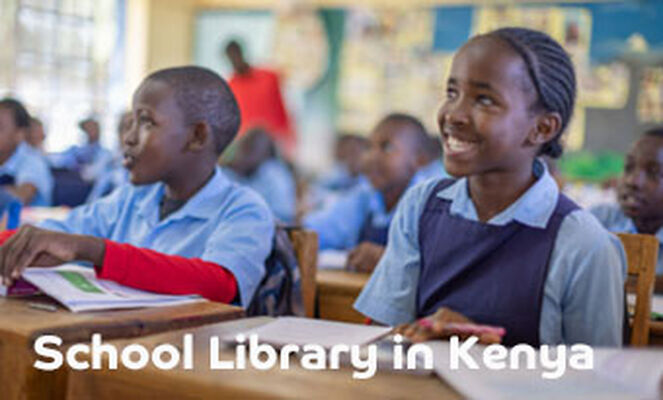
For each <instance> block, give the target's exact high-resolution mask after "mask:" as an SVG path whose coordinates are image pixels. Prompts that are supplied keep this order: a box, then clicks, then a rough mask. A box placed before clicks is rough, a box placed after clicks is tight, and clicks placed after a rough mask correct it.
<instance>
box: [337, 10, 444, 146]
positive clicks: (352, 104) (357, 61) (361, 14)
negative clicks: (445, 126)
mask: <svg viewBox="0 0 663 400" xmlns="http://www.w3.org/2000/svg"><path fill="white" fill-rule="evenodd" d="M433 26H434V15H433V12H432V11H431V10H430V9H420V10H369V9H353V10H348V12H347V23H346V27H347V30H346V37H345V41H344V46H343V52H342V58H341V78H340V86H339V91H338V93H339V102H340V108H341V109H340V113H339V121H338V127H339V129H340V130H343V131H350V132H355V133H358V134H368V132H370V130H371V129H372V128H373V126H374V125H375V124H376V122H377V121H378V120H379V119H380V118H381V117H383V116H384V115H386V114H387V113H389V112H394V111H398V112H407V113H410V114H412V115H414V116H416V117H418V118H420V119H421V121H422V122H423V123H424V125H425V126H426V128H427V129H429V130H430V131H431V132H435V131H436V130H437V129H436V127H435V113H436V111H437V108H438V106H439V104H440V101H441V99H442V95H443V93H444V78H445V77H446V73H447V69H448V66H449V64H450V60H451V54H450V53H444V52H434V51H433Z"/></svg>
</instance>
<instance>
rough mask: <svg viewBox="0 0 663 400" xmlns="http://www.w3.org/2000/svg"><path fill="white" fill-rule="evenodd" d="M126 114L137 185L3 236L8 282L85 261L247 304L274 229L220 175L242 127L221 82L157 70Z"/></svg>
mask: <svg viewBox="0 0 663 400" xmlns="http://www.w3.org/2000/svg"><path fill="white" fill-rule="evenodd" d="M132 113H133V118H132V120H133V122H132V125H131V129H129V130H128V131H127V132H126V133H125V134H124V135H123V151H124V161H123V164H124V166H125V167H126V168H127V169H128V170H129V174H130V180H131V183H132V185H130V184H127V185H124V186H122V187H120V188H119V189H117V190H115V191H114V192H113V193H111V194H110V195H109V196H106V197H104V198H102V199H100V200H98V201H96V202H94V203H92V204H88V205H85V206H81V207H77V208H75V209H73V210H72V211H71V213H70V214H69V216H68V218H67V219H66V220H64V221H62V222H57V221H46V222H44V223H43V224H41V225H40V226H39V227H38V228H37V227H32V226H25V227H22V228H21V229H19V230H18V231H17V232H14V233H12V232H10V233H8V234H6V235H3V237H1V238H0V240H3V239H4V240H6V242H5V243H4V244H3V245H2V246H0V273H1V274H2V277H3V280H4V282H5V283H6V284H8V283H11V281H12V280H13V279H16V278H18V277H19V276H20V274H21V271H23V270H24V269H25V268H26V267H28V266H32V265H40V266H52V265H57V264H60V263H62V262H70V261H84V262H90V263H92V264H94V265H95V268H96V270H97V275H98V276H99V277H101V278H103V279H111V280H114V281H117V282H119V283H121V284H124V285H127V286H132V287H136V288H139V289H143V290H149V291H154V292H161V293H172V294H185V293H192V294H199V295H202V296H204V297H206V298H208V299H211V300H215V301H220V302H231V301H234V302H236V303H238V304H241V305H244V306H246V305H248V304H249V303H250V302H251V299H252V298H253V295H254V292H255V290H256V287H257V286H258V284H259V283H260V281H261V279H262V277H263V275H264V272H265V271H264V262H265V259H266V258H267V256H268V254H269V252H270V250H271V243H272V237H273V233H274V222H273V220H272V218H271V214H270V212H269V209H268V208H267V206H266V205H265V203H264V201H263V200H262V199H260V197H259V196H258V195H257V194H255V193H253V192H252V191H250V190H248V189H245V188H243V187H240V186H239V185H236V184H234V183H232V182H230V181H228V179H227V178H226V177H225V176H224V175H223V174H222V172H221V170H220V168H219V167H218V166H217V165H216V160H217V158H218V156H219V154H220V153H221V152H222V151H223V150H224V149H225V148H226V147H227V146H228V144H229V143H230V142H231V141H232V139H233V138H234V136H235V135H236V133H237V129H238V127H239V121H240V116H239V109H238V107H237V103H236V101H235V97H234V96H233V94H232V92H231V91H230V89H229V87H228V85H227V83H226V82H225V81H224V80H223V79H222V78H221V77H220V76H218V75H217V74H216V73H214V72H212V71H210V70H207V69H204V68H200V67H194V66H188V67H178V68H169V69H165V70H160V71H157V72H155V73H153V74H151V75H150V76H148V77H147V78H146V79H145V80H144V81H143V83H142V84H141V85H140V86H139V88H138V89H137V91H136V93H135V94H134V99H133V110H132ZM8 236H10V237H8Z"/></svg>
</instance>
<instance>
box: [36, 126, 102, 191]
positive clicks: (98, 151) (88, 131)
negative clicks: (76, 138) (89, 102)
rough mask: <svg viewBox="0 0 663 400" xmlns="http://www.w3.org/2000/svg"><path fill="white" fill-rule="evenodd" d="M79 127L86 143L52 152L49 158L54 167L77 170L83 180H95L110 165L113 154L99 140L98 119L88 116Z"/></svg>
mask: <svg viewBox="0 0 663 400" xmlns="http://www.w3.org/2000/svg"><path fill="white" fill-rule="evenodd" d="M78 127H79V128H80V129H81V130H82V131H83V132H84V133H85V136H86V143H85V144H84V145H82V146H76V145H75V146H71V147H70V148H69V149H67V150H65V151H64V152H62V153H57V154H51V155H49V160H50V162H51V165H52V166H53V167H54V168H59V169H66V170H73V171H77V172H79V173H80V176H81V178H83V180H85V181H87V182H93V181H95V180H96V179H97V178H98V177H99V176H100V175H101V174H102V173H103V172H105V171H106V170H107V169H108V168H109V167H110V165H111V164H112V162H113V154H112V153H111V152H110V151H109V150H107V149H105V148H104V147H102V146H101V143H100V142H99V139H100V137H101V130H100V128H99V122H97V120H95V119H94V118H86V119H84V120H83V121H81V122H80V123H79V124H78Z"/></svg>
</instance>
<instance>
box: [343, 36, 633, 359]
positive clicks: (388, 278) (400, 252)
mask: <svg viewBox="0 0 663 400" xmlns="http://www.w3.org/2000/svg"><path fill="white" fill-rule="evenodd" d="M575 87H576V86H575V73H574V69H573V64H572V63H571V60H570V59H569V57H568V55H567V54H566V52H565V51H564V50H563V49H562V47H561V46H560V45H559V44H558V43H557V42H555V41H554V40H553V39H551V38H550V37H549V36H547V35H546V34H544V33H541V32H538V31H533V30H529V29H524V28H505V29H499V30H496V31H493V32H490V33H488V34H485V35H480V36H477V37H475V38H473V39H471V40H470V41H469V42H467V43H466V44H465V45H464V46H463V47H461V49H460V50H459V51H458V53H457V54H456V55H455V57H454V59H453V62H452V66H451V70H450V75H449V79H448V81H447V96H446V100H445V102H444V103H443V105H442V107H441V108H440V110H439V113H438V124H439V127H440V132H441V136H442V140H443V143H444V165H445V166H446V169H447V171H448V172H449V173H450V174H451V175H452V176H454V177H456V179H441V180H432V181H427V182H425V183H422V184H420V185H418V186H416V187H414V188H412V189H411V190H409V191H408V193H407V194H406V195H405V197H404V198H403V200H402V201H401V204H400V205H399V207H398V210H397V212H396V216H395V217H394V220H393V221H392V224H391V228H390V231H389V243H388V244H387V249H386V251H385V254H384V256H383V257H382V258H381V260H380V263H379V265H378V266H377V268H376V269H375V271H374V272H373V275H372V276H371V278H370V280H369V282H368V283H367V285H366V287H365V288H364V290H363V291H362V293H361V294H360V295H359V297H358V299H357V301H356V302H355V308H356V309H357V310H358V311H359V312H361V313H363V314H364V315H366V316H367V317H369V318H371V319H372V320H373V321H376V322H379V323H383V324H388V325H399V324H406V325H404V326H402V327H401V329H400V330H401V332H403V333H405V334H406V335H407V336H409V337H410V338H412V339H413V340H425V339H429V338H434V337H437V336H439V337H447V336H448V331H446V330H445V323H446V322H448V321H464V322H467V321H473V322H475V323H479V324H489V325H497V326H502V327H504V328H505V329H506V336H505V337H504V342H505V344H507V345H514V344H517V343H528V344H530V345H533V346H538V345H539V344H559V343H586V344H589V345H603V346H619V345H620V344H621V343H622V323H623V309H624V303H623V301H624V297H623V296H624V293H623V285H624V276H625V272H626V263H625V258H624V257H625V256H624V251H623V248H622V247H621V244H620V242H619V240H618V239H617V238H616V237H615V236H613V235H612V234H610V233H609V232H607V231H606V230H605V229H604V228H603V227H602V226H601V225H600V224H599V223H598V222H597V221H596V219H595V218H594V217H593V216H592V215H591V214H590V213H589V212H586V211H584V210H582V209H580V208H579V207H578V206H577V205H575V204H574V203H573V202H572V201H571V200H569V199H568V198H567V197H565V196H564V195H563V194H560V192H559V189H558V187H557V185H556V183H555V181H554V180H553V178H552V177H551V176H550V175H549V173H548V171H547V169H546V168H545V164H544V163H543V162H542V161H540V159H539V158H538V156H539V155H544V154H547V155H549V156H552V157H559V156H560V155H561V153H562V147H561V144H560V142H559V140H560V136H561V134H562V132H563V131H564V128H565V127H566V126H567V124H568V122H569V119H570V117H571V113H572V110H573V105H574V101H575V97H576V93H575ZM421 318H426V321H424V322H419V321H417V320H419V319H421ZM431 320H432V321H431Z"/></svg>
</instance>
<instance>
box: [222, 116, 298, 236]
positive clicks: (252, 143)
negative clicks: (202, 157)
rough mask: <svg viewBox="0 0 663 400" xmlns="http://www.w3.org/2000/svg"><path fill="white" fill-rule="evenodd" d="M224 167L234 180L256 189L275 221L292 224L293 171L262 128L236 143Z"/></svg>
mask: <svg viewBox="0 0 663 400" xmlns="http://www.w3.org/2000/svg"><path fill="white" fill-rule="evenodd" d="M227 167H228V168H226V171H225V172H226V174H227V175H228V176H229V177H230V178H231V179H233V180H234V181H236V182H238V183H240V184H242V185H245V186H248V187H250V188H251V189H253V190H255V191H256V192H258V193H259V194H260V195H261V196H262V197H263V199H265V201H266V202H267V204H268V205H269V207H270V209H271V210H272V213H274V216H275V217H276V219H277V220H280V221H281V222H284V223H287V224H289V223H293V222H294V219H295V207H296V204H295V202H296V188H295V178H294V177H293V174H292V171H291V170H290V169H289V167H288V166H287V165H286V164H285V162H283V161H282V160H281V159H280V158H279V156H278V151H277V148H276V144H275V143H274V141H273V140H272V139H271V137H270V135H269V134H268V133H267V132H266V131H265V130H263V129H252V130H250V131H249V132H247V133H246V134H245V135H244V137H242V139H241V140H240V142H239V143H238V146H237V149H236V153H235V154H234V156H233V157H232V161H231V162H230V164H229V165H228V166H227Z"/></svg>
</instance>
